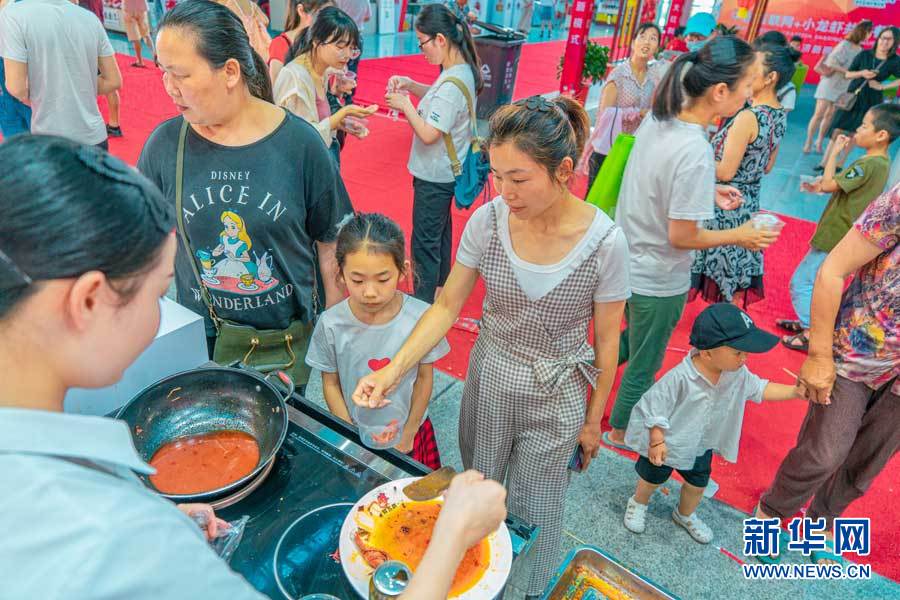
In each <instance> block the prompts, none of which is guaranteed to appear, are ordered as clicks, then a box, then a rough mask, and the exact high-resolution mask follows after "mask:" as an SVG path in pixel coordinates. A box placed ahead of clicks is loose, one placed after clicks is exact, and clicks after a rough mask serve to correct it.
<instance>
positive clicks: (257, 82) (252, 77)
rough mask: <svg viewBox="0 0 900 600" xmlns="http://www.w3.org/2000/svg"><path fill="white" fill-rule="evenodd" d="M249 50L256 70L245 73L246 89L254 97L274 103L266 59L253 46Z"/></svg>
mask: <svg viewBox="0 0 900 600" xmlns="http://www.w3.org/2000/svg"><path fill="white" fill-rule="evenodd" d="M250 51H251V52H252V53H253V66H254V67H255V68H256V72H255V73H252V74H251V73H248V74H247V89H249V90H250V93H251V94H252V95H253V96H254V97H255V98H259V99H260V100H265V101H266V102H271V103H272V104H275V94H274V93H273V92H272V79H271V78H270V77H269V69H267V68H266V61H265V60H263V57H262V56H260V55H259V52H257V51H256V50H254V49H253V48H251V49H250Z"/></svg>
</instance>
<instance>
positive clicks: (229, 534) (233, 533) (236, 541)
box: [191, 513, 250, 563]
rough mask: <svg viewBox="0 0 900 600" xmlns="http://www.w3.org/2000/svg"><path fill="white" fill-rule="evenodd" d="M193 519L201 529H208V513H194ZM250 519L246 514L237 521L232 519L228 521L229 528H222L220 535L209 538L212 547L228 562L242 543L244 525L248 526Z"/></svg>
mask: <svg viewBox="0 0 900 600" xmlns="http://www.w3.org/2000/svg"><path fill="white" fill-rule="evenodd" d="M191 519H193V521H194V522H195V523H196V524H197V525H198V526H199V527H200V529H202V530H204V531H206V526H207V524H208V523H207V519H206V513H194V514H192V515H191ZM249 520H250V517H249V516H248V515H244V516H243V517H241V518H240V519H238V520H237V521H231V522H229V523H228V529H220V530H219V532H218V533H219V535H217V536H216V537H214V538H213V539H211V540H209V545H210V547H211V548H212V549H213V551H214V552H215V553H216V554H218V555H219V557H220V558H221V559H222V560H224V561H225V562H226V563H227V562H229V561H230V560H231V557H232V555H234V551H235V550H237V547H238V545H240V543H241V538H243V537H244V527H246V526H247V522H248V521H249Z"/></svg>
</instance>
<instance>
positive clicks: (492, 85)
mask: <svg viewBox="0 0 900 600" xmlns="http://www.w3.org/2000/svg"><path fill="white" fill-rule="evenodd" d="M474 25H475V26H476V27H478V28H479V29H481V30H482V33H481V34H480V35H477V36H475V50H476V51H477V52H478V56H479V57H480V58H481V76H482V78H483V79H484V89H483V90H481V93H480V94H479V95H478V110H477V112H478V118H479V119H487V118H489V117H490V116H491V115H492V114H494V111H495V110H497V108H498V107H500V106H503V105H504V104H509V103H510V102H512V95H513V88H514V87H515V86H516V73H517V72H518V70H519V57H520V56H521V55H522V44H524V43H525V35H524V34H522V33H519V32H518V31H515V30H513V29H507V28H506V27H497V26H496V25H491V24H490V23H482V22H480V21H476V22H475V23H474Z"/></svg>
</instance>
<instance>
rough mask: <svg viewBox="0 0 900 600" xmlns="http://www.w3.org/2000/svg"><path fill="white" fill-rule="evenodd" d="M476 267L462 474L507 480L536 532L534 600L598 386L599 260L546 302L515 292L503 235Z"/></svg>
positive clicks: (555, 549) (512, 506)
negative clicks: (592, 325)
mask: <svg viewBox="0 0 900 600" xmlns="http://www.w3.org/2000/svg"><path fill="white" fill-rule="evenodd" d="M492 215H493V217H492V219H493V234H492V236H491V240H490V242H489V243H488V248H487V250H486V251H485V253H484V256H483V257H482V259H481V262H480V263H479V265H478V270H479V272H480V273H481V276H482V278H483V279H484V283H485V287H486V290H487V293H486V295H485V299H484V308H483V317H482V322H481V332H480V334H479V336H478V341H477V342H476V343H475V347H474V348H473V350H472V356H471V360H470V362H469V372H468V375H467V377H466V383H465V388H464V390H463V399H462V409H461V412H460V420H459V445H460V450H461V452H462V460H463V464H464V465H465V467H466V468H467V469H468V468H474V469H477V470H479V471H481V472H483V473H484V474H485V475H486V476H488V477H490V478H491V479H495V480H497V481H500V482H503V481H504V480H505V481H506V484H507V488H508V490H509V502H508V504H509V510H510V512H512V513H513V514H515V515H517V516H519V517H521V518H523V519H525V520H526V521H529V522H531V523H534V524H536V525H539V526H540V528H541V533H540V535H539V537H538V540H537V543H536V547H535V558H534V568H533V570H532V573H531V580H530V582H529V585H528V594H529V595H531V594H540V593H541V592H542V591H543V589H544V586H546V585H547V582H548V581H549V579H550V575H551V574H552V573H553V571H554V570H555V569H556V567H557V566H558V565H557V562H558V560H559V556H558V555H559V546H560V537H561V535H562V518H563V504H564V501H565V495H566V490H567V489H568V484H569V471H568V464H569V460H570V459H571V457H572V454H573V452H574V450H575V445H576V444H577V441H578V434H579V433H580V432H581V428H582V426H583V425H584V416H585V408H586V404H585V402H586V398H587V391H588V385H589V384H591V385H593V383H594V382H595V381H596V378H597V375H598V371H597V369H596V368H595V367H594V364H593V361H594V351H593V348H592V347H591V346H590V345H589V344H588V343H587V332H588V324H589V322H590V320H591V317H592V315H593V295H594V292H595V290H596V289H597V285H598V281H599V277H600V272H599V268H598V266H597V252H598V251H599V249H600V247H601V246H602V243H603V239H606V237H608V236H609V235H610V233H611V232H612V231H613V230H614V229H615V227H612V228H611V229H610V230H609V231H608V232H606V233H605V234H604V236H603V239H601V240H600V242H599V243H598V244H597V247H596V248H595V249H594V251H593V252H591V254H590V256H589V257H588V258H587V259H585V260H584V262H582V263H581V264H580V265H579V266H578V267H577V268H576V269H575V271H574V272H572V273H571V274H570V275H569V276H568V277H567V278H566V279H565V280H564V281H563V282H561V283H560V284H559V285H557V286H556V287H555V288H553V289H552V290H551V291H550V292H548V293H547V294H546V295H545V296H543V297H542V298H539V299H537V300H530V299H529V298H528V297H527V296H526V295H525V292H523V291H522V289H521V287H520V286H519V284H518V282H517V280H516V275H515V273H514V272H513V269H512V266H511V264H510V261H509V257H508V256H507V255H506V252H505V251H504V250H503V246H502V244H501V242H500V238H499V235H498V233H497V213H496V209H494V208H492Z"/></svg>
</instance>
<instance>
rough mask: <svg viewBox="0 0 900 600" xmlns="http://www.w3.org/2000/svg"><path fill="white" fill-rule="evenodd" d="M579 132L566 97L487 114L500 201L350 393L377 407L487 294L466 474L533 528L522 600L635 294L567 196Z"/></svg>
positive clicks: (467, 403)
mask: <svg viewBox="0 0 900 600" xmlns="http://www.w3.org/2000/svg"><path fill="white" fill-rule="evenodd" d="M588 128H589V122H588V118H587V113H585V111H584V108H582V107H581V105H580V104H578V103H577V102H575V101H574V100H572V99H570V98H566V97H560V98H557V99H556V100H554V101H553V102H550V101H548V100H546V99H545V98H542V97H540V96H533V97H531V98H528V99H527V100H520V101H519V102H516V103H514V104H511V105H507V106H504V107H501V108H500V109H499V110H497V112H495V113H494V115H493V117H492V118H491V134H490V139H489V145H490V157H491V170H492V172H493V177H494V185H495V186H496V187H497V190H498V191H499V192H500V197H499V198H496V199H495V200H494V201H493V202H490V203H488V204H485V205H484V206H481V207H480V208H478V210H476V211H475V212H474V213H473V214H472V217H471V218H470V219H469V222H468V224H467V225H466V229H465V231H464V232H463V236H462V241H461V242H460V246H459V251H458V253H457V262H456V264H455V265H454V267H453V271H452V272H451V273H450V277H449V278H448V279H447V284H446V286H445V287H444V290H443V291H442V292H441V295H440V296H438V298H437V300H435V303H434V305H433V306H432V307H431V308H429V309H428V311H426V312H425V314H424V315H423V316H422V317H421V319H419V322H418V324H417V325H416V327H415V329H414V330H413V332H412V334H411V335H410V336H409V338H408V339H407V341H406V343H404V344H403V346H402V348H400V350H399V351H398V352H397V354H395V355H394V356H393V357H391V362H390V363H389V364H388V365H387V366H386V367H385V368H383V369H380V370H378V371H376V372H375V373H372V374H370V375H368V376H366V377H364V378H363V379H361V380H360V382H359V383H358V385H357V386H356V390H355V392H354V394H353V401H354V402H355V403H356V404H357V405H359V406H366V407H369V408H378V407H380V406H382V405H383V400H384V394H385V391H386V390H388V389H390V388H392V387H393V386H394V385H395V383H396V382H398V381H400V380H401V379H402V378H403V375H404V373H406V372H407V371H409V370H410V369H411V368H413V367H414V366H415V365H417V364H418V363H419V362H420V361H421V359H422V357H424V356H425V355H426V354H427V353H428V352H429V350H430V349H431V348H433V347H434V346H435V344H437V343H438V342H439V341H440V339H441V338H443V336H444V335H445V334H446V333H447V331H448V330H449V329H450V327H451V326H452V325H453V323H454V321H455V320H456V318H457V316H458V315H459V313H460V311H461V310H462V307H463V305H464V304H465V302H466V300H467V299H468V298H469V295H470V294H471V293H472V290H473V289H474V287H475V284H476V283H477V282H478V280H479V279H481V280H482V281H483V282H484V286H485V290H486V295H485V299H484V310H483V317H482V321H481V330H480V333H479V335H478V341H477V342H476V343H475V348H474V349H473V350H472V356H471V362H470V364H469V372H468V375H467V377H466V382H465V389H464V390H463V400H462V409H461V413H460V429H459V441H460V450H461V453H462V459H463V464H464V465H466V467H467V468H469V467H472V468H475V469H477V470H479V471H482V472H483V473H485V475H487V476H488V477H490V478H492V479H495V480H498V481H503V480H506V481H507V483H508V487H509V504H508V505H509V509H510V512H513V513H514V514H516V515H518V516H520V517H523V518H524V519H526V520H527V521H529V522H531V523H536V524H537V525H539V526H540V528H541V535H540V537H539V538H538V540H537V545H536V549H535V561H534V566H533V568H532V570H531V579H530V581H529V584H528V589H527V591H526V593H527V594H528V595H530V596H534V595H538V594H540V593H541V591H542V590H543V589H544V587H545V586H546V585H547V582H548V580H549V578H550V575H551V574H552V573H553V570H554V569H555V568H556V566H557V564H558V560H559V546H560V538H561V533H562V517H563V506H564V504H565V496H566V490H567V488H568V482H569V473H568V469H567V468H568V466H569V464H570V461H572V460H573V458H577V459H580V460H581V461H582V463H583V466H584V467H587V466H588V464H589V463H590V461H591V459H592V458H594V457H595V456H596V455H597V451H598V448H599V445H600V420H601V419H602V418H603V412H604V408H605V406H606V400H607V398H608V396H609V390H610V388H611V386H612V382H613V379H614V378H615V373H616V360H617V359H618V345H619V325H620V323H621V321H622V311H623V309H624V306H625V299H626V298H628V296H629V294H630V288H629V283H628V247H627V244H626V241H625V236H624V235H623V234H622V231H621V230H620V229H619V228H618V227H617V226H616V225H615V224H614V223H613V222H612V220H611V219H610V218H609V217H608V216H607V215H606V214H605V213H603V212H602V211H600V210H598V209H597V208H596V207H594V206H592V205H590V204H587V203H585V202H584V201H582V200H581V199H580V198H577V197H575V196H574V195H573V194H572V192H571V191H570V189H569V186H570V184H571V183H572V182H573V180H574V179H575V177H576V174H575V163H576V161H577V160H578V156H579V154H580V152H581V149H582V148H583V147H584V142H585V139H586V137H587V132H588ZM591 320H593V334H594V339H593V344H591V343H590V342H589V341H588V331H589V329H590V322H591ZM589 388H591V390H592V391H591V393H590V395H589V394H588V389H589ZM585 398H589V401H588V402H587V403H585ZM576 453H577V455H578V456H577V457H576V456H575V454H576Z"/></svg>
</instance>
